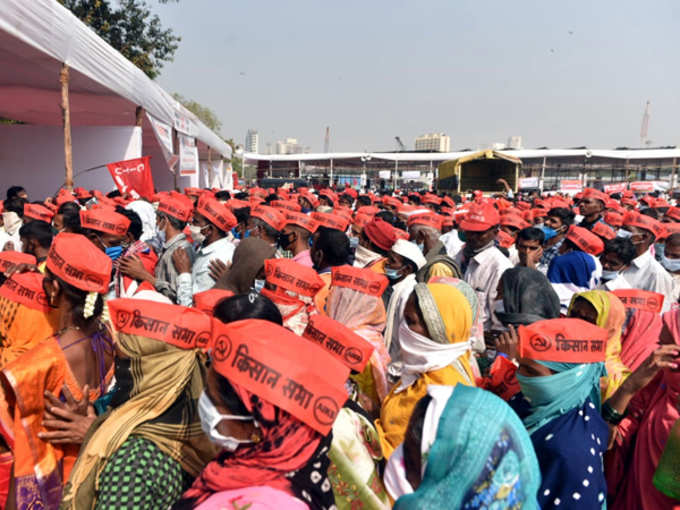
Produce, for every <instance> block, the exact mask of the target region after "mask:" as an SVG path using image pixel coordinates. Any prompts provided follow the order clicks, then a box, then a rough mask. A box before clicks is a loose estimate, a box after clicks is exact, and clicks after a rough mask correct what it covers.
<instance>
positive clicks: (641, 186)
mask: <svg viewBox="0 0 680 510" xmlns="http://www.w3.org/2000/svg"><path fill="white" fill-rule="evenodd" d="M630 190H631V191H635V192H636V193H651V192H652V191H654V183H653V182H651V181H635V182H631V183H630Z"/></svg>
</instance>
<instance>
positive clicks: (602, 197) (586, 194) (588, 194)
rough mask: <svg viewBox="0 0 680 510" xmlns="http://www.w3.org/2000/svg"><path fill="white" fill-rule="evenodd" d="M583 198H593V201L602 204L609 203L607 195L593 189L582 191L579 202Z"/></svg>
mask: <svg viewBox="0 0 680 510" xmlns="http://www.w3.org/2000/svg"><path fill="white" fill-rule="evenodd" d="M584 198H594V199H595V200H599V201H601V202H602V203H603V204H606V203H607V201H609V195H607V194H606V193H604V192H602V191H599V190H596V189H595V188H586V189H584V190H583V192H582V194H581V200H582V199H584Z"/></svg>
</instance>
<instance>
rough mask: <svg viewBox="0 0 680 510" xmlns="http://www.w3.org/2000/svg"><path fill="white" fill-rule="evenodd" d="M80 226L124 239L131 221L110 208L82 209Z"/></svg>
mask: <svg viewBox="0 0 680 510" xmlns="http://www.w3.org/2000/svg"><path fill="white" fill-rule="evenodd" d="M80 226H81V227H83V228H86V229H89V230H96V231H97V232H104V233H105V234H112V235H114V236H119V237H123V236H124V235H125V234H127V231H128V228H130V220H129V219H128V218H127V217H126V216H123V215H122V214H120V213H117V212H116V211H114V210H113V209H111V208H109V207H100V208H97V209H94V208H93V209H82V210H81V211H80Z"/></svg>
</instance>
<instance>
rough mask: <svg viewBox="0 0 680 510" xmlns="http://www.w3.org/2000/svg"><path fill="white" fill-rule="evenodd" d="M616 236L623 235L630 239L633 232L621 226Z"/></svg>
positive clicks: (624, 237) (622, 236)
mask: <svg viewBox="0 0 680 510" xmlns="http://www.w3.org/2000/svg"><path fill="white" fill-rule="evenodd" d="M616 237H621V238H623V239H630V238H631V237H633V233H632V232H631V231H630V230H626V229H623V228H620V229H619V231H618V232H617V233H616Z"/></svg>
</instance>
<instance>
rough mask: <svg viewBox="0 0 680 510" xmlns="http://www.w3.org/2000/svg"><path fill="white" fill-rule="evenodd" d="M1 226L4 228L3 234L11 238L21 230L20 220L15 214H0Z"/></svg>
mask: <svg viewBox="0 0 680 510" xmlns="http://www.w3.org/2000/svg"><path fill="white" fill-rule="evenodd" d="M2 224H3V225H4V226H5V232H7V233H8V234H9V235H11V236H13V235H14V234H16V233H17V231H18V230H19V228H21V218H19V215H18V214H17V213H15V212H12V211H9V212H4V213H2Z"/></svg>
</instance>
